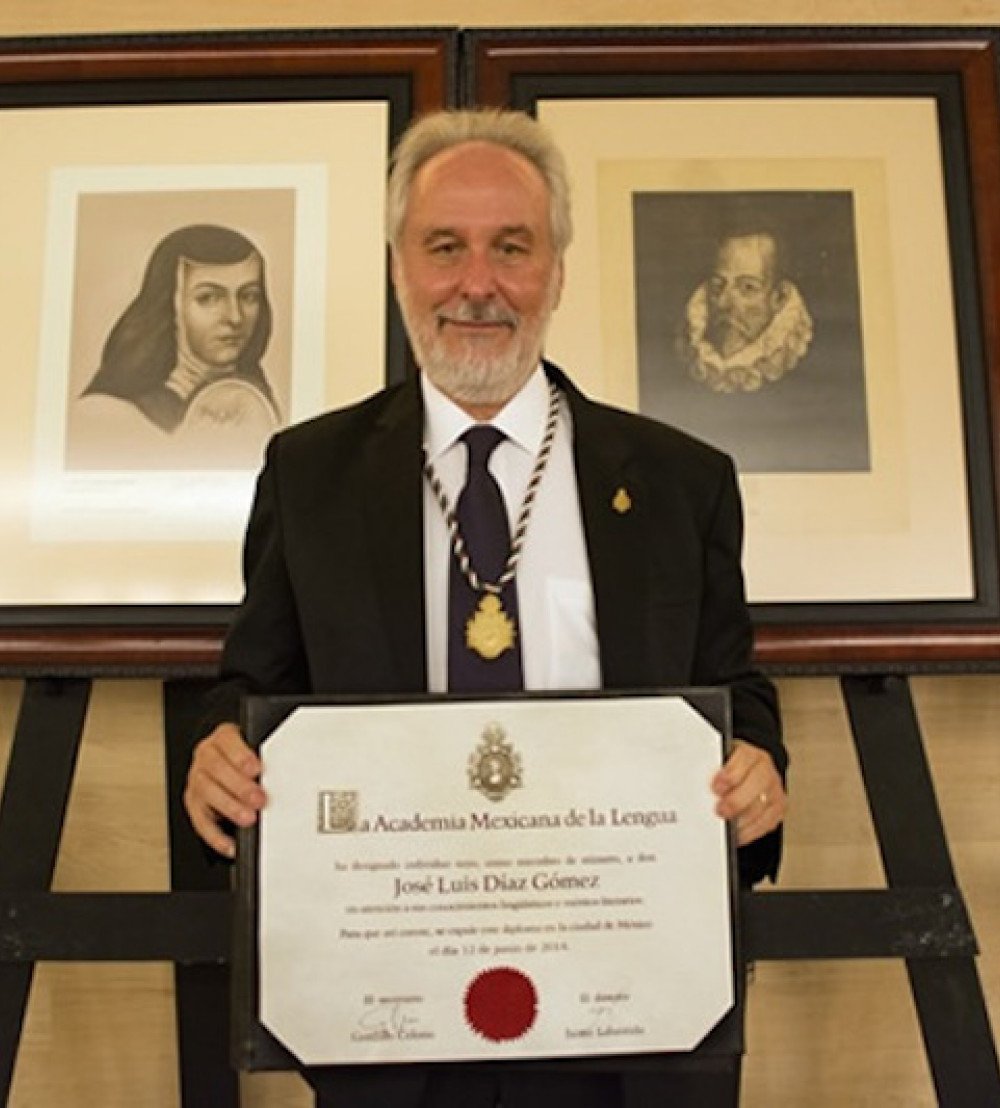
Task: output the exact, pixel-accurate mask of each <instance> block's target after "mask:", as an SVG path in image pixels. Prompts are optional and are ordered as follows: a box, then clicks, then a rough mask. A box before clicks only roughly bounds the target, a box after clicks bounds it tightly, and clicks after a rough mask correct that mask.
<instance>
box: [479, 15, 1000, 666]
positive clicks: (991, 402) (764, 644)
mask: <svg viewBox="0 0 1000 1108" xmlns="http://www.w3.org/2000/svg"><path fill="white" fill-rule="evenodd" d="M997 46H998V35H997V32H996V31H995V29H990V28H961V27H930V28H926V29H924V28H921V29H913V28H896V27H882V28H878V27H852V28H843V27H840V28H832V27H810V28H802V27H799V28H795V27H773V28H716V27H712V28H684V29H667V28H643V29H639V28H606V29H602V30H599V31H586V30H580V29H569V28H564V29H558V28H554V29H548V28H546V29H538V30H531V31H524V30H520V31H513V30H504V29H496V30H493V29H486V30H481V31H480V30H477V31H474V32H470V33H469V34H468V36H467V57H468V66H467V70H466V80H465V94H466V98H467V100H468V101H469V102H476V103H481V104H487V105H496V106H508V107H513V108H519V109H522V110H526V111H529V112H532V113H535V112H537V109H538V106H539V103H540V102H542V101H546V100H548V101H560V102H565V101H581V102H584V101H587V100H594V99H598V98H604V99H608V100H615V99H622V100H629V99H639V100H656V99H660V100H664V99H667V100H669V99H675V100H677V99H684V98H692V97H702V98H705V99H706V100H712V99H714V100H725V99H726V98H729V97H734V96H736V97H741V98H748V99H757V100H758V101H760V102H766V101H768V100H771V99H776V98H781V97H787V96H790V95H792V96H796V97H800V98H802V99H803V100H809V99H820V98H823V97H842V98H854V97H860V96H868V97H873V98H879V97H901V98H904V99H905V98H911V97H912V98H919V97H925V98H931V99H932V100H933V101H934V102H935V104H936V106H937V110H938V113H939V120H940V125H939V138H940V146H941V172H942V174H943V177H944V182H945V195H946V202H947V234H948V239H949V252H950V261H951V267H952V280H953V286H952V287H953V303H952V305H951V307H952V309H953V311H954V318H955V325H956V335H957V346H958V367H959V372H958V377H959V380H958V382H957V385H958V388H959V389H960V392H961V408H962V419H961V421H962V428H961V438H962V443H961V449H962V451H963V453H964V465H965V476H966V481H967V488H968V499H969V529H970V536H969V545H970V551H971V561H972V579H973V595H972V596H970V597H969V598H967V599H966V598H960V599H954V598H948V597H939V596H931V597H930V598H924V599H919V600H912V601H910V600H896V599H886V598H881V597H879V596H877V595H876V596H874V597H872V598H869V599H865V600H864V601H851V600H847V601H842V600H836V599H830V600H823V599H821V600H818V601H816V600H809V601H805V602H796V601H794V600H789V601H788V602H780V603H759V604H755V605H754V606H753V610H754V619H755V623H756V625H757V629H758V632H757V648H756V653H757V659H758V661H759V662H761V663H762V664H764V665H765V666H767V667H768V668H769V669H771V670H772V671H773V672H778V673H804V672H812V673H838V672H866V671H871V672H913V671H915V670H920V669H927V670H959V671H966V670H988V671H995V670H996V669H997V668H998V667H1000V571H998V566H1000V559H998V549H1000V531H998V520H1000V512H998V503H1000V501H998V486H997V471H998V459H1000V418H998V417H1000V407H998V398H1000V284H998V281H997V276H996V275H997V272H998V269H1000V267H998V259H1000V220H998V216H997V211H998V208H1000V122H998V121H1000V112H998V93H997ZM556 138H557V140H558V138H559V135H558V134H557V135H556ZM650 143H651V154H650V156H653V154H652V148H653V147H655V145H656V139H655V138H653V137H651V138H650ZM570 368H572V367H570ZM918 387H919V386H918ZM914 449H919V445H916V446H915V447H914ZM816 556H817V558H820V559H822V557H823V553H822V550H817V553H816Z"/></svg>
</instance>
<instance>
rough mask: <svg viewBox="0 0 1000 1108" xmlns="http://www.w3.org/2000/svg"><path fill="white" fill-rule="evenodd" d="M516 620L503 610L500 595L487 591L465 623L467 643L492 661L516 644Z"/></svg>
mask: <svg viewBox="0 0 1000 1108" xmlns="http://www.w3.org/2000/svg"><path fill="white" fill-rule="evenodd" d="M514 634H515V628H514V621H513V620H512V619H511V618H510V616H508V615H507V613H506V612H505V611H504V610H503V605H502V604H501V603H500V597H499V596H494V595H493V594H492V593H487V594H486V595H485V596H484V597H483V598H482V600H480V601H479V607H478V608H477V609H476V610H475V612H474V613H473V614H472V615H471V616H470V617H469V620H468V622H467V623H466V624H465V645H466V646H467V647H468V648H469V649H470V650H474V651H475V652H476V653H477V654H478V655H479V656H480V658H485V659H486V660H487V661H488V662H492V661H493V659H494V658H499V657H500V655H501V654H502V653H503V652H504V651H505V650H510V649H511V647H513V645H514Z"/></svg>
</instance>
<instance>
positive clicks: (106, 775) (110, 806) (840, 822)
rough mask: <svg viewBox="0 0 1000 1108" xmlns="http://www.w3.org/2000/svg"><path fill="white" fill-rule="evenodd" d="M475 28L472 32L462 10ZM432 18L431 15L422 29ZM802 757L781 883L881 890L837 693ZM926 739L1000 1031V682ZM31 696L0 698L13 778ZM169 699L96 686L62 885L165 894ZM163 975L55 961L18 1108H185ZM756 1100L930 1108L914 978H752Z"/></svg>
mask: <svg viewBox="0 0 1000 1108" xmlns="http://www.w3.org/2000/svg"><path fill="white" fill-rule="evenodd" d="M540 7H541V6H540V5H539V4H538V3H537V0H531V2H529V0H507V2H505V3H496V4H494V5H492V6H491V7H488V8H487V9H486V10H485V11H484V10H483V9H482V8H481V7H478V6H473V5H467V4H465V3H458V2H457V0H425V2H424V3H422V4H420V5H419V6H418V5H417V4H415V3H414V2H413V0H406V2H403V0H368V2H367V3H364V4H362V3H359V2H357V0H351V2H323V0H279V2H275V0H244V2H242V3H234V2H223V3H216V4H206V3H204V2H203V0H198V2H195V0H173V2H172V3H164V2H163V0H157V2H156V3H152V2H150V0H119V2H117V3H116V2H113V0H6V3H4V4H3V5H2V6H0V34H3V35H18V34H62V33H91V32H96V33H99V32H115V31H154V30H193V29H208V28H254V27H269V26H283V27H324V26H325V27H350V26H379V25H392V26H413V25H436V26H449V25H456V26H457V25H466V26H475V25H479V26H504V25H507V26H530V25H540V24H542V23H545V24H549V25H580V26H599V25H602V24H606V23H607V24H680V25H698V24H710V23H718V24H732V23H749V24H767V23H772V24H775V23H778V24H780V23H827V24H839V23H855V22H860V23H882V24H893V23H900V24H936V23H942V24H943V23H962V24H993V23H1000V0H868V2H864V0H854V2H849V3H848V2H842V3H834V2H830V0H827V2H822V0H814V2H806V0H771V2H769V3H768V4H766V5H763V4H760V3H753V2H746V0H702V2H699V3H692V2H689V0H662V2H659V3H656V2H644V0H549V2H548V3H547V4H546V5H545V6H544V12H545V14H544V16H542V17H540V16H539V14H538V11H539V8H540ZM471 9H474V10H475V11H476V12H477V13H480V14H479V15H478V17H470V15H469V14H468V12H469V10H471ZM416 11H419V15H415V14H414V13H415V12H416ZM781 692H782V700H783V705H784V712H785V718H786V725H787V731H788V742H789V746H790V748H791V750H792V757H793V767H794V768H793V776H792V790H793V793H792V795H793V808H792V810H791V813H790V816H789V821H788V849H787V856H786V864H785V868H784V873H783V885H784V886H785V887H813V888H821V887H851V886H861V887H865V886H877V885H879V884H880V883H881V882H882V879H883V878H882V872H881V866H880V863H879V860H878V854H877V850H876V848H875V844H874V837H873V834H872V829H871V824H870V820H869V818H868V815H867V810H866V806H865V802H864V795H863V791H862V789H861V785H860V778H859V773H858V768H857V763H856V759H855V757H854V753H853V748H852V745H851V742H850V737H849V733H848V729H847V723H846V718H845V714H844V710H843V706H842V703H841V701H840V697H839V691H838V686H837V684H836V682H834V681H831V680H819V679H815V680H814V679H809V680H806V679H801V680H787V681H784V682H782V684H781ZM915 694H916V699H917V705H918V711H919V716H920V720H921V724H922V726H923V728H924V732H925V736H926V739H927V744H928V750H929V754H930V758H931V761H932V765H933V769H934V772H935V776H936V781H937V785H938V790H939V794H940V799H941V804H942V808H943V812H944V818H945V822H946V825H947V827H948V831H949V835H950V837H951V845H952V849H953V851H954V855H955V861H956V866H957V869H958V873H959V879H960V882H961V884H962V886H963V889H964V891H965V894H966V896H967V898H968V901H969V903H970V906H971V909H972V914H973V919H974V923H975V925H976V928H977V931H978V935H979V939H980V944H981V946H982V949H983V956H982V959H981V963H980V972H981V974H982V977H983V981H984V985H985V987H986V990H987V994H988V1000H989V1004H990V1010H991V1017H992V1020H993V1024H994V1027H998V1026H1000V678H993V677H971V678H956V677H941V678H922V679H919V680H917V681H915ZM19 696H20V685H19V683H18V682H13V681H8V682H0V773H2V772H3V769H4V766H5V763H6V756H7V750H8V748H9V742H10V736H11V733H12V730H13V726H14V719H15V714H16V708H17V702H18V699H19ZM160 726H161V718H160V709H159V698H158V688H157V686H156V685H155V683H152V682H116V683H101V684H99V685H98V687H97V689H96V690H95V696H94V701H93V704H92V707H91V711H90V715H89V718H88V725H87V732H86V735H85V741H84V748H83V754H82V756H81V762H80V766H79V771H78V775H77V781H76V785H75V789H74V795H73V799H72V802H71V810H70V813H69V817H68V821H67V825H66V830H65V835H64V841H63V844H62V849H61V853H60V858H59V864H58V871H57V876H56V886H57V888H59V889H65V890H69V889H162V888H165V887H166V873H167V867H166V840H165V833H164V811H165V805H164V799H163V784H162V782H163V752H162V741H161V738H160ZM170 982H171V979H170V972H169V967H167V966H162V965H152V966H150V965H145V966H143V965H140V966H122V965H82V966H73V965H70V966H66V965H47V966H43V967H40V969H39V972H38V974H37V977H36V983H35V986H34V989H33V992H32V999H31V1005H30V1010H29V1015H28V1020H27V1024H26V1027H25V1035H24V1040H23V1045H22V1050H21V1053H20V1056H19V1059H18V1064H17V1069H16V1074H15V1083H14V1094H13V1100H12V1103H13V1105H14V1108H36V1106H42V1105H49V1104H57V1103H62V1104H68V1105H75V1104H87V1103H92V1104H95V1105H96V1104H99V1105H101V1106H102V1108H119V1106H120V1108H141V1106H149V1108H168V1106H170V1105H173V1104H176V1102H177V1091H176V1078H175V1073H174V1071H175V1065H176V1053H175V1052H176V1046H175V1040H174V1032H173V1025H172V1014H171V983H170ZM749 1049H750V1054H749V1057H748V1061H747V1067H746V1078H745V1083H744V1086H745V1096H744V1104H745V1105H749V1106H751V1108H756V1106H761V1108H763V1106H764V1105H767V1106H769V1108H773V1106H789V1108H791V1106H800V1105H802V1104H804V1103H807V1102H810V1103H811V1104H812V1105H813V1108H827V1106H828V1108H843V1106H845V1105H851V1106H855V1105H872V1106H875V1105H878V1106H880V1108H882V1106H886V1105H907V1106H915V1105H928V1106H929V1105H932V1104H933V1103H934V1096H933V1092H932V1089H931V1085H930V1078H929V1074H928V1071H927V1066H926V1062H925V1060H924V1055H923V1051H922V1048H921V1044H920V1038H919V1032H918V1029H917V1025H916V1020H915V1016H914V1012H913V1005H912V1001H911V999H910V996H909V992H908V989H907V986H906V980H905V973H904V970H903V967H902V966H901V965H899V964H896V963H891V962H866V963H860V962H859V963H850V962H838V963H827V964H808V963H807V964H778V963H770V964H764V965H761V966H759V967H758V970H757V977H756V981H755V982H754V984H753V987H752V990H751V1001H750V1025H749ZM245 1091H246V1097H245V1101H246V1103H247V1104H250V1105H253V1106H259V1108H276V1106H278V1105H287V1106H289V1108H294V1106H303V1105H306V1104H307V1103H308V1102H309V1101H308V1097H307V1095H306V1094H305V1092H304V1091H303V1089H302V1087H301V1086H300V1085H299V1083H298V1081H297V1079H294V1078H290V1077H287V1076H282V1075H279V1076H257V1077H253V1078H250V1079H249V1080H247V1081H246V1084H245Z"/></svg>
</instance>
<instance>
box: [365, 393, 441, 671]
mask: <svg viewBox="0 0 1000 1108" xmlns="http://www.w3.org/2000/svg"><path fill="white" fill-rule="evenodd" d="M422 427H423V414H422V408H421V404H420V390H419V387H418V385H417V383H416V380H415V379H414V380H410V381H407V382H406V383H405V384H404V385H403V386H402V387H401V388H400V389H399V391H398V392H397V393H396V394H395V395H394V396H393V397H392V398H391V399H390V401H389V403H388V404H387V405H386V408H385V409H384V410H383V412H382V413H381V414H380V416H379V418H378V420H377V422H376V424H375V427H374V430H373V432H372V434H371V435H369V436H368V438H367V440H366V442H365V447H364V450H365V457H364V481H363V484H362V487H361V495H362V496H363V497H364V518H365V521H366V527H367V529H368V535H369V538H370V543H369V549H370V550H371V552H372V573H373V576H374V579H375V591H376V595H377V596H378V598H379V604H380V607H381V611H380V612H379V613H378V614H379V616H380V617H381V620H382V624H383V627H384V628H385V632H386V637H387V638H388V641H389V643H390V647H391V649H392V653H393V661H394V663H395V671H396V672H395V684H394V685H393V686H391V687H392V688H393V691H397V690H398V691H399V692H422V691H425V690H426V688H427V661H426V639H425V633H424V557H423V551H424V538H423V475H422V470H421V463H422V456H421V446H420V440H421V434H422Z"/></svg>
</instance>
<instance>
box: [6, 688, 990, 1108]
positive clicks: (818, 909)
mask: <svg viewBox="0 0 1000 1108" xmlns="http://www.w3.org/2000/svg"><path fill="white" fill-rule="evenodd" d="M842 686H843V692H844V697H845V700H846V703H847V708H848V712H849V715H850V720H851V727H852V731H853V734H854V741H855V744H856V746H857V750H858V757H859V759H860V763H861V770H862V775H863V778H864V783H865V789H866V791H867V794H868V800H869V804H870V806H871V812H872V819H873V821H874V825H875V833H876V835H877V837H878V843H879V848H880V850H881V852H882V859H883V862H884V865H885V872H886V881H887V887H886V888H885V889H866V890H838V891H826V890H822V891H821V890H807V891H799V892H796V891H792V892H770V893H749V894H746V896H745V898H744V904H743V911H742V921H743V928H744V934H743V941H744V949H745V952H746V955H747V957H748V958H749V959H752V960H758V961H766V960H788V959H838V958H903V959H905V961H906V966H907V971H908V973H909V979H910V986H911V988H912V990H913V997H914V1001H915V1004H916V1010H917V1016H918V1019H919V1021H920V1028H921V1032H922V1035H923V1040H924V1046H925V1050H926V1052H927V1058H928V1061H929V1064H930V1068H931V1073H932V1076H933V1080H934V1085H935V1088H936V1090H937V1097H938V1103H939V1104H941V1105H942V1106H944V1108H980V1106H981V1108H988V1106H993V1108H995V1106H996V1105H998V1104H1000V1065H998V1061H997V1052H996V1046H995V1044H994V1039H993V1034H992V1031H991V1028H990V1024H989V1018H988V1015H987V1011H986V1005H985V1001H984V997H983V991H982V986H981V984H980V980H979V976H978V973H977V970H976V965H975V960H974V959H975V956H976V954H977V947H976V941H975V936H974V934H973V931H972V926H971V924H970V921H969V917H968V913H967V911H966V908H965V904H964V901H963V899H962V894H961V892H960V891H959V889H958V887H957V886H956V883H955V874H954V870H953V867H952V863H951V857H950V854H949V851H948V844H947V839H946V837H945V832H944V827H943V825H942V822H941V816H940V813H939V810H938V805H937V800H936V798H935V795H934V786H933V782H932V780H931V775H930V770H929V767H928V764H927V758H926V755H925V752H924V747H923V742H922V739H921V736H920V730H919V726H918V723H917V719H916V714H915V712H914V709H913V701H912V698H911V695H910V688H909V683H908V681H907V679H906V678H905V677H899V676H891V677H889V676H878V677H870V676H866V677H854V676H848V677H844V678H842ZM203 688H204V682H202V681H195V680H188V679H185V680H172V681H167V682H166V684H165V686H164V697H165V710H166V737H167V777H168V790H169V796H170V842H171V884H172V889H173V891H172V892H170V893H122V894H117V893H94V894H83V893H52V892H50V891H49V890H50V888H51V879H52V872H53V868H54V865H55V857H56V851H57V849H58V844H59V837H60V834H61V829H62V823H63V818H64V815H65V809H66V801H67V797H68V794H69V789H70V785H71V782H72V777H73V770H74V767H75V764H76V756H77V751H78V749H79V742H80V735H81V733H82V729H83V720H84V715H85V713H86V707H87V700H88V697H89V692H90V681H89V680H87V679H77V678H58V679H55V678H37V679H34V678H33V679H29V681H28V682H27V685H26V689H25V694H24V699H23V702H22V705H21V712H20V716H19V719H18V723H17V727H16V731H15V736H14V745H13V749H12V751H11V756H10V764H9V767H8V771H7V779H6V785H5V789H4V794H3V798H2V801H0V1104H3V1103H6V1102H7V1099H8V1096H9V1091H10V1083H11V1077H12V1074H13V1068H14V1060H15V1057H16V1053H17V1046H18V1042H19V1039H20V1035H21V1028H22V1025H23V1020H24V1011H25V1006H26V1004H27V998H28V990H29V988H30V984H31V976H32V971H33V967H34V963H35V962H36V961H46V960H49V961H61V960H73V961H87V960H93V961H97V960H100V961H114V960H117V961H154V960H158V961H162V960H167V961H172V962H174V963H175V965H176V984H177V1020H178V1043H179V1054H180V1068H181V1101H182V1104H184V1105H187V1106H192V1108H200V1106H201V1105H205V1104H211V1105H213V1108H235V1106H236V1105H238V1103H239V1085H238V1080H237V1077H236V1075H235V1074H234V1073H233V1071H232V1070H231V1069H230V1067H229V1062H228V1058H229V1050H228V1026H229V1014H228V1005H229V989H228V972H227V966H226V962H227V960H228V956H229V948H230V923H231V920H230V917H231V894H230V893H229V891H228V868H227V867H226V866H225V865H213V864H211V863H210V862H209V861H208V859H207V856H206V855H205V854H204V853H203V852H202V850H201V849H200V847H199V846H198V844H197V840H196V839H195V837H194V834H193V832H192V831H191V830H190V828H189V826H188V822H187V818H186V816H185V815H184V813H183V810H182V807H181V801H180V798H181V787H182V782H183V780H184V777H185V775H186V772H187V764H188V760H189V757H190V746H189V743H190V738H189V736H190V734H191V731H192V724H193V722H194V720H195V718H196V712H197V703H198V700H199V698H200V696H201V693H202V691H203Z"/></svg>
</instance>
